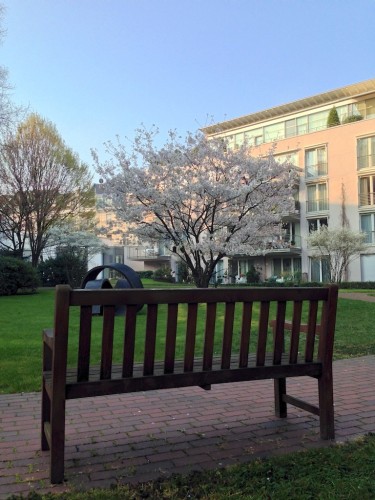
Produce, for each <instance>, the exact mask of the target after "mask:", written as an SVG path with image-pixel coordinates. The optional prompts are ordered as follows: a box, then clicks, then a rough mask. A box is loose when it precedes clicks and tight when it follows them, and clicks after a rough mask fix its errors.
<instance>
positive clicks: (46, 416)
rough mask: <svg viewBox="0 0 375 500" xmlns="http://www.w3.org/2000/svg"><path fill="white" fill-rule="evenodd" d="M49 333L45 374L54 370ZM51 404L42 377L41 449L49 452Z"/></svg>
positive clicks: (46, 346)
mask: <svg viewBox="0 0 375 500" xmlns="http://www.w3.org/2000/svg"><path fill="white" fill-rule="evenodd" d="M47 335H48V332H43V373H44V372H46V371H51V369H52V349H51V346H50V345H48V343H47V339H46V338H45V336H47ZM50 415H51V404H50V399H49V396H48V394H47V390H46V383H45V380H44V376H43V377H42V415H41V417H42V425H41V448H42V450H43V451H45V450H49V443H48V438H47V436H46V429H45V425H44V424H45V423H46V422H49V421H50Z"/></svg>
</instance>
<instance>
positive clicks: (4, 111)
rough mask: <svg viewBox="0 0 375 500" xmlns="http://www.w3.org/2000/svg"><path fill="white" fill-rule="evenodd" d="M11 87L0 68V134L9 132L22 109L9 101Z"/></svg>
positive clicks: (0, 31) (0, 7)
mask: <svg viewBox="0 0 375 500" xmlns="http://www.w3.org/2000/svg"><path fill="white" fill-rule="evenodd" d="M4 14H5V8H4V5H3V4H0V43H1V42H2V40H3V38H4V36H5V33H6V31H5V29H4V28H3V27H2V26H3V19H4ZM11 90H12V86H11V84H10V83H9V79H8V70H7V69H6V68H5V67H4V66H0V132H1V133H4V132H5V131H6V130H9V128H10V127H11V126H13V125H14V124H15V123H16V120H17V119H18V117H19V115H20V113H21V112H23V111H24V110H23V108H21V107H20V106H16V105H15V104H14V103H13V102H12V100H11Z"/></svg>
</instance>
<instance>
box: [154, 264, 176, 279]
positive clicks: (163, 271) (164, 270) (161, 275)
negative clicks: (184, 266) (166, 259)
mask: <svg viewBox="0 0 375 500" xmlns="http://www.w3.org/2000/svg"><path fill="white" fill-rule="evenodd" d="M153 278H154V280H155V281H165V282H166V283H174V281H175V280H174V277H173V276H172V272H171V270H170V268H169V267H166V266H165V267H161V268H160V269H156V271H154V274H153Z"/></svg>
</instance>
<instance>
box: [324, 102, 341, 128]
mask: <svg viewBox="0 0 375 500" xmlns="http://www.w3.org/2000/svg"><path fill="white" fill-rule="evenodd" d="M336 125H341V124H340V118H339V115H338V113H337V109H336V108H335V106H333V108H332V109H331V111H330V112H329V115H328V118H327V127H336Z"/></svg>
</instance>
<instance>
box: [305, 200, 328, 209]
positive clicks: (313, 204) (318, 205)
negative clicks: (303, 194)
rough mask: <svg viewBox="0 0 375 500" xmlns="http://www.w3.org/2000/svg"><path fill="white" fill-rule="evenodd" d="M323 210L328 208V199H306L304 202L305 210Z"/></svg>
mask: <svg viewBox="0 0 375 500" xmlns="http://www.w3.org/2000/svg"><path fill="white" fill-rule="evenodd" d="M324 210H328V199H327V198H321V199H319V200H311V201H310V200H308V201H307V202H306V211H307V212H322V211H324Z"/></svg>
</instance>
